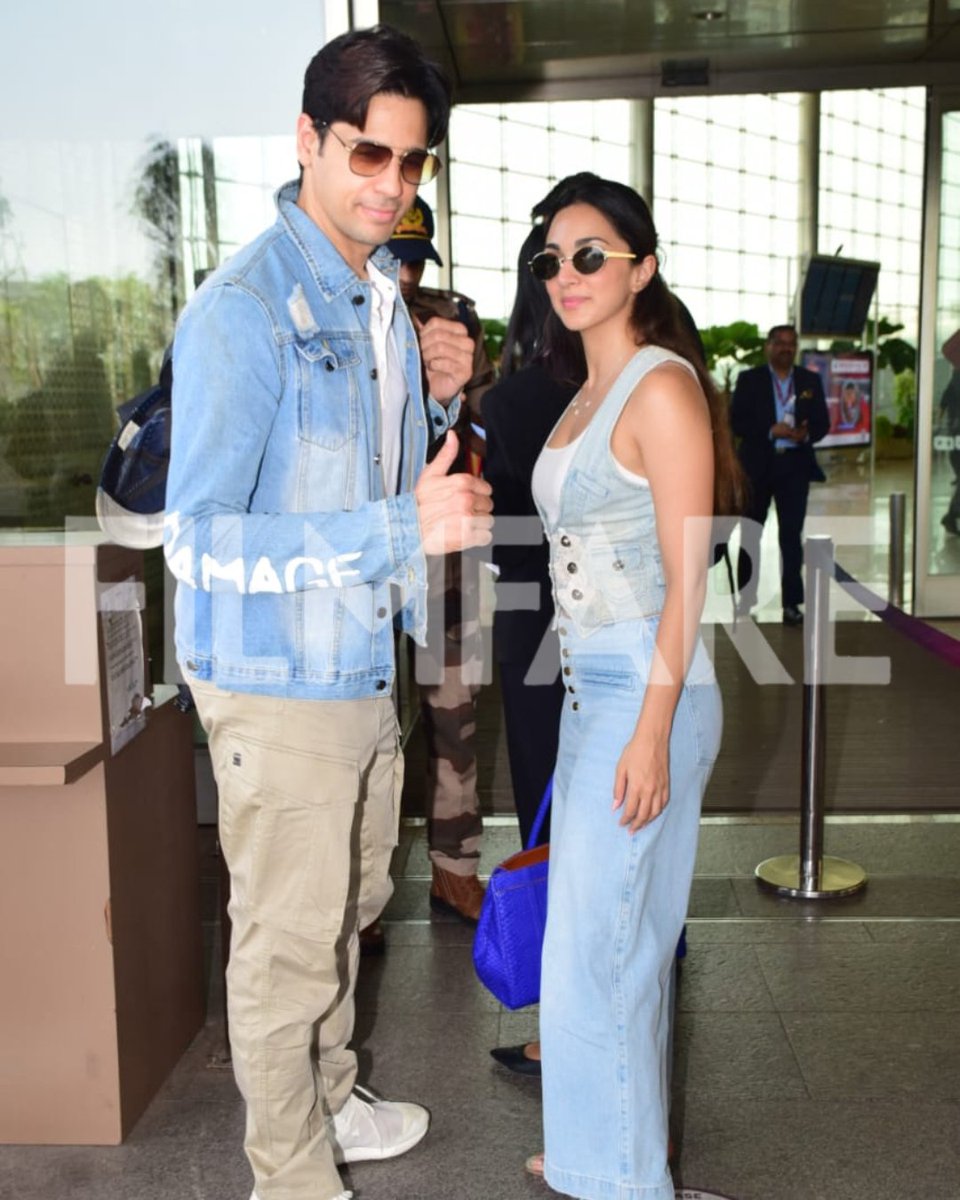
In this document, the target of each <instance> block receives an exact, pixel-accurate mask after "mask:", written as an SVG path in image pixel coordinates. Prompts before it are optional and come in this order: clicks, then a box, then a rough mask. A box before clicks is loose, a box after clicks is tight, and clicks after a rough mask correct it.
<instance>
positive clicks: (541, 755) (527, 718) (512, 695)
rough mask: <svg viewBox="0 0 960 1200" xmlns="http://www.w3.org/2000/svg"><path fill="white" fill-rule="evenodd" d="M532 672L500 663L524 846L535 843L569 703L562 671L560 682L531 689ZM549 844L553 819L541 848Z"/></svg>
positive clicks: (518, 662)
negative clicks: (562, 717)
mask: <svg viewBox="0 0 960 1200" xmlns="http://www.w3.org/2000/svg"><path fill="white" fill-rule="evenodd" d="M529 667H530V663H529V662H524V661H523V660H512V661H508V662H501V663H500V694H501V698H502V700H503V719H504V724H505V726H506V731H507V754H508V756H509V759H510V780H511V782H512V784H513V799H514V803H515V804H516V808H517V819H518V820H519V822H520V836H521V838H522V840H523V844H524V846H526V844H527V842H528V841H529V839H530V830H531V828H532V827H533V820H534V817H535V816H536V815H537V809H538V808H539V807H540V801H541V800H542V799H543V793H544V791H545V790H546V787H547V782H548V780H549V779H550V776H551V775H552V774H553V768H554V765H555V763H556V761H557V744H558V742H559V740H560V713H561V711H562V709H563V697H564V690H563V684H562V683H561V682H560V677H559V669H558V672H557V678H556V679H554V680H553V681H552V682H550V683H538V684H527V683H524V679H525V678H526V674H527V671H528V669H529ZM558 668H559V659H558ZM549 840H550V818H549V816H548V817H547V820H546V822H545V824H544V827H543V830H542V831H541V833H540V836H539V837H538V838H537V843H538V845H539V844H542V843H543V842H547V841H549Z"/></svg>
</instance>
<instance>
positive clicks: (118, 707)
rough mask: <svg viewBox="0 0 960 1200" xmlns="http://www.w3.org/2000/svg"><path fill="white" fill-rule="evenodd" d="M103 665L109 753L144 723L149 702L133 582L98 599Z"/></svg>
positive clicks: (110, 590) (129, 737)
mask: <svg viewBox="0 0 960 1200" xmlns="http://www.w3.org/2000/svg"><path fill="white" fill-rule="evenodd" d="M99 607H100V622H101V628H102V630H103V661H104V671H105V674H106V685H107V711H108V713H109V716H110V750H111V753H113V754H116V753H117V751H118V750H119V749H120V748H121V747H122V746H125V745H126V744H127V742H129V741H130V739H131V738H133V737H136V735H137V734H138V733H139V732H140V730H141V729H143V728H144V726H145V725H146V723H147V717H146V710H147V707H148V706H149V703H150V702H149V700H147V698H146V696H145V694H144V693H145V691H146V664H145V662H144V653H143V619H142V617H141V615H140V605H139V594H138V589H137V586H136V582H135V580H132V579H130V580H126V581H124V582H123V583H118V584H116V585H115V586H113V587H110V588H107V589H105V590H104V591H103V592H102V593H101V595H100V604H99Z"/></svg>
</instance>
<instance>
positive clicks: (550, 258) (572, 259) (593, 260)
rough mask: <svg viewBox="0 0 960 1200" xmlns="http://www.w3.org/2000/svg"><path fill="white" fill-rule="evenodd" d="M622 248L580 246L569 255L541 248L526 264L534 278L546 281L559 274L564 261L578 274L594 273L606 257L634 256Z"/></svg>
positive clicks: (542, 281)
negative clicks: (609, 248) (605, 248)
mask: <svg viewBox="0 0 960 1200" xmlns="http://www.w3.org/2000/svg"><path fill="white" fill-rule="evenodd" d="M636 257H637V256H636V255H635V254H628V253H627V252H626V251H624V250H604V248H603V247H602V246H581V247H580V249H579V250H575V251H574V253H573V254H571V255H570V256H569V257H567V256H566V255H563V254H557V253H556V252H555V251H553V250H541V251H540V253H539V254H535V255H534V256H533V258H531V259H530V261H529V263H527V266H528V267H529V268H530V270H531V271H532V272H533V276H534V278H535V279H539V280H540V282H541V283H546V282H547V280H548V279H555V278H556V277H557V276H558V275H559V274H560V268H561V267H562V266H563V264H564V263H565V262H568V263H571V264H572V265H573V269H574V270H575V271H576V272H577V274H578V275H596V273H597V272H598V271H599V270H600V268H601V267H602V266H603V264H604V263H605V262H606V261H607V259H608V258H636Z"/></svg>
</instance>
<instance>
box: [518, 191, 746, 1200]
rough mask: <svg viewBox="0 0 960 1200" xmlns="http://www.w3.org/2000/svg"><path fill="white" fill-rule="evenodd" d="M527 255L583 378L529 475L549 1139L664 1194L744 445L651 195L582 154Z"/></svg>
mask: <svg viewBox="0 0 960 1200" xmlns="http://www.w3.org/2000/svg"><path fill="white" fill-rule="evenodd" d="M553 198H554V203H553V206H552V208H551V210H550V211H548V212H547V214H546V216H545V227H546V248H545V250H544V252H543V254H542V255H537V256H535V257H534V259H533V260H532V262H531V269H532V270H533V272H534V274H535V275H536V276H537V277H538V278H539V279H541V280H542V281H543V283H544V286H545V287H546V289H547V293H548V295H549V298H550V301H551V305H552V312H551V314H550V317H549V318H548V321H547V326H546V329H545V332H544V337H545V344H546V348H547V352H548V354H549V356H550V358H551V360H552V370H553V372H554V374H558V375H562V372H563V364H564V362H570V363H574V362H575V361H576V359H577V355H578V352H580V351H581V349H582V353H583V354H584V355H585V357H586V363H587V378H586V382H585V383H584V384H583V386H582V387H581V388H580V390H579V392H578V393H577V395H576V396H575V397H574V399H573V400H572V401H571V403H570V405H569V407H568V408H567V410H566V411H565V413H564V415H563V416H562V417H561V418H560V420H559V421H558V422H557V424H556V426H555V427H554V429H553V432H552V433H551V434H550V437H549V438H548V440H547V444H546V446H545V447H544V450H543V451H542V453H541V455H540V457H539V459H538V460H537V465H536V467H535V470H534V476H533V492H534V497H535V499H536V501H537V506H538V508H539V510H540V514H541V517H542V519H543V523H544V527H545V529H546V530H547V535H548V539H549V541H550V558H551V577H552V584H553V592H554V601H555V605H556V610H557V621H558V632H559V636H560V646H561V664H562V678H563V682H564V684H565V686H566V689H567V695H566V699H565V703H564V710H563V715H562V720H561V729H560V750H559V757H558V761H557V769H556V777H555V786H554V800H553V814H552V835H551V848H550V883H549V902H548V914H549V915H548V920H547V931H546V939H545V943H544V951H543V971H542V983H541V1002H540V1030H541V1039H542V1043H543V1103H544V1132H545V1147H546V1148H545V1155H544V1156H540V1155H537V1156H535V1158H534V1159H532V1160H530V1162H529V1163H528V1166H529V1168H530V1169H531V1170H532V1171H533V1172H534V1173H540V1172H541V1171H542V1172H543V1173H544V1174H545V1177H546V1180H547V1182H548V1183H549V1184H550V1186H551V1187H552V1188H554V1189H555V1190H556V1191H558V1192H562V1193H564V1194H566V1195H570V1196H577V1197H582V1198H584V1200H673V1197H674V1187H673V1183H672V1181H671V1176H670V1170H669V1167H668V1164H667V1140H668V1132H667V1115H668V1107H669V1097H668V1079H669V1071H668V1064H667V1057H668V1053H669V1050H670V1047H669V1036H668V1029H669V997H670V986H671V971H672V969H673V959H674V952H675V949H676V946H677V940H678V938H679V937H680V932H681V929H682V927H683V922H684V918H685V915H686V910H687V902H688V897H689V892H690V882H691V878H692V875H693V865H694V856H695V852H696V843H697V831H698V826H699V816H700V802H701V798H702V796H703V792H704V789H705V787H706V784H707V780H708V778H709V775H710V770H711V768H712V765H713V762H714V760H715V758H716V755H717V750H718V747H719V743H720V732H721V723H722V715H721V707H720V696H719V692H718V689H717V685H716V681H715V679H714V676H713V669H712V665H711V663H710V660H709V658H708V656H707V654H706V652H705V650H704V647H703V644H702V642H701V641H700V638H699V621H700V615H701V612H702V607H703V600H704V593H705V586H706V577H707V569H708V567H709V565H710V562H711V556H710V552H711V542H712V539H711V518H712V515H713V513H714V512H715V511H730V510H731V509H732V508H733V507H734V504H735V498H736V493H737V491H738V477H737V467H736V463H735V459H734V455H733V449H732V444H731V439H730V434H729V429H728V426H727V422H726V414H725V411H724V409H723V408H722V407H721V405H720V401H719V398H718V397H717V394H716V391H715V389H714V388H713V385H712V383H711V381H710V379H709V377H708V376H707V375H706V372H705V371H704V370H703V369H702V367H698V366H695V365H694V361H696V359H697V355H696V350H695V348H694V346H693V344H692V342H691V341H690V335H689V333H688V332H686V331H685V329H684V326H683V324H682V322H681V320H680V317H679V309H678V305H677V302H676V300H675V299H674V298H673V296H672V295H671V293H670V292H669V290H668V289H667V287H666V285H665V284H664V283H663V281H662V279H661V277H660V275H659V272H658V263H657V257H656V250H657V235H656V231H655V229H654V227H653V222H652V220H651V217H650V213H649V210H648V208H647V206H646V204H645V203H644V202H643V200H642V199H641V198H640V197H639V196H638V195H637V194H636V192H634V191H633V190H632V189H630V188H628V187H625V186H623V185H622V184H618V183H613V182H610V181H607V180H602V179H599V178H598V177H597V176H594V175H589V174H581V175H578V176H573V177H571V179H569V180H567V181H565V182H564V183H561V184H560V185H558V187H557V189H556V191H555V193H554V194H553Z"/></svg>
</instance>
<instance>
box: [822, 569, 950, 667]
mask: <svg viewBox="0 0 960 1200" xmlns="http://www.w3.org/2000/svg"><path fill="white" fill-rule="evenodd" d="M833 572H834V577H835V578H836V581H837V583H839V584H840V586H841V587H842V588H843V590H844V591H845V592H847V593H848V595H850V596H852V597H853V599H854V600H856V601H857V603H858V604H862V605H863V607H864V608H868V609H870V611H871V612H872V613H873V614H874V615H875V616H878V617H879V618H880V620H881V621H886V623H887V624H888V625H889V626H891V628H893V629H895V630H896V631H897V632H898V633H902V634H903V636H904V637H907V638H909V639H910V640H911V641H912V642H916V643H917V645H918V646H922V647H923V648H924V650H928V651H929V652H930V653H931V654H935V655H936V656H937V658H939V659H942V660H943V661H944V662H946V663H949V664H950V666H952V667H960V641H957V639H956V638H952V637H950V635H949V634H947V633H941V631H940V630H939V629H934V628H933V626H931V625H928V624H927V623H926V621H921V620H920V618H919V617H912V616H911V615H910V614H909V613H905V612H904V611H903V609H902V608H897V607H896V605H894V604H890V603H889V602H888V601H886V600H884V599H883V597H882V596H878V595H877V593H876V592H872V591H871V590H870V589H869V588H868V587H864V585H863V584H862V583H859V582H858V581H857V580H856V579H854V577H853V576H852V575H851V574H850V572H849V571H845V570H844V569H843V567H841V566H840V564H839V563H838V562H835V563H834V564H833Z"/></svg>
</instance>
